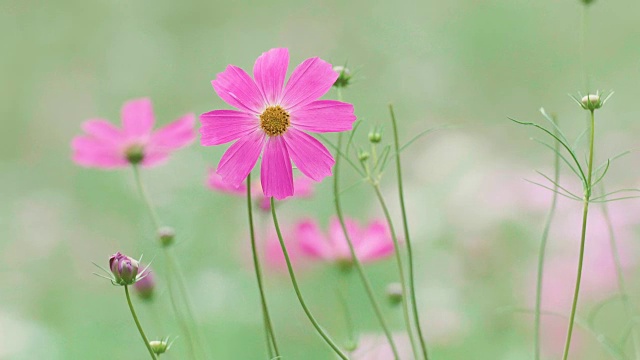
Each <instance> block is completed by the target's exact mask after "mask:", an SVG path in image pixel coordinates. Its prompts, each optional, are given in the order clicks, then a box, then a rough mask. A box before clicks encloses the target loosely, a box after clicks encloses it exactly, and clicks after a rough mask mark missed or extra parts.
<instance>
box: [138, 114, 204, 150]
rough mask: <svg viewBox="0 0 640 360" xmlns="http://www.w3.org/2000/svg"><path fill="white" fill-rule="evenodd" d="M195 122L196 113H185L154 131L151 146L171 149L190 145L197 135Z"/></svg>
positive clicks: (159, 148)
mask: <svg viewBox="0 0 640 360" xmlns="http://www.w3.org/2000/svg"><path fill="white" fill-rule="evenodd" d="M194 123H195V115H194V114H187V115H184V116H183V117H181V118H180V119H178V120H176V121H174V122H172V123H170V124H168V125H165V126H164V127H162V128H160V129H158V130H157V131H156V132H154V133H153V134H152V135H151V141H150V143H149V146H150V147H151V148H153V149H158V150H163V151H170V150H176V149H179V148H181V147H184V146H186V145H189V144H190V143H191V142H193V140H194V139H195V136H196V135H195V131H194V129H193V125H194Z"/></svg>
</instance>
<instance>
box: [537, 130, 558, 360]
mask: <svg viewBox="0 0 640 360" xmlns="http://www.w3.org/2000/svg"><path fill="white" fill-rule="evenodd" d="M554 120H555V119H554ZM556 124H557V122H556ZM556 132H557V131H556ZM555 150H556V151H555V157H554V165H553V169H554V170H553V171H554V173H553V181H554V184H558V183H559V181H560V156H559V155H558V154H559V153H560V143H559V142H556V143H555ZM553 190H554V191H553V197H552V198H551V208H550V209H549V213H548V214H547V219H546V220H545V224H544V230H543V231H542V239H541V240H540V250H539V251H538V275H537V281H536V305H535V316H534V333H533V346H534V354H535V359H536V360H540V318H541V308H542V282H543V277H544V260H545V253H546V249H547V240H548V239H549V231H550V229H551V222H552V221H553V217H554V215H555V212H556V205H557V203H558V194H557V190H558V186H557V185H554V187H553Z"/></svg>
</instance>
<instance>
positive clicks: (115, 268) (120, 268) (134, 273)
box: [109, 252, 139, 285]
mask: <svg viewBox="0 0 640 360" xmlns="http://www.w3.org/2000/svg"><path fill="white" fill-rule="evenodd" d="M138 267H139V264H138V261H137V260H134V259H132V258H130V257H128V256H126V255H123V254H121V253H119V252H117V253H115V254H113V255H111V257H110V258H109V269H111V273H112V274H113V282H114V283H116V284H118V285H132V284H134V283H135V282H136V280H137V278H138Z"/></svg>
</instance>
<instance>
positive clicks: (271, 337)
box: [247, 174, 280, 358]
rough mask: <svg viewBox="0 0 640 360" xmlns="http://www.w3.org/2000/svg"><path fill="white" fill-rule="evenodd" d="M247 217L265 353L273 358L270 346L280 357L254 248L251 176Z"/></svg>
mask: <svg viewBox="0 0 640 360" xmlns="http://www.w3.org/2000/svg"><path fill="white" fill-rule="evenodd" d="M247 215H248V218H249V234H250V236H251V252H252V254H253V267H254V270H255V273H256V280H257V281H258V290H259V291H260V304H261V306H262V317H263V320H264V327H265V330H266V336H267V351H268V352H269V358H272V357H273V354H272V353H271V345H269V343H270V342H271V344H272V345H273V349H274V351H275V355H276V356H280V352H279V351H278V345H277V343H276V337H275V332H274V331H273V325H272V324H271V317H270V316H269V308H268V307H267V297H266V296H265V293H264V285H263V283H262V270H261V267H260V259H259V258H258V249H257V246H256V235H255V230H254V227H253V202H252V201H251V174H249V175H247Z"/></svg>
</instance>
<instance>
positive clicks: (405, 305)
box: [372, 182, 426, 359]
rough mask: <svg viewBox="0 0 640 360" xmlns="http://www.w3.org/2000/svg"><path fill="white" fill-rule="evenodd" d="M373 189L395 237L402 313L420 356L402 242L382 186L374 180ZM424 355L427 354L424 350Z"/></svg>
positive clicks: (413, 346)
mask: <svg viewBox="0 0 640 360" xmlns="http://www.w3.org/2000/svg"><path fill="white" fill-rule="evenodd" d="M372 185H373V189H374V190H375V192H376V196H377V197H378V201H379V202H380V207H382V211H383V212H384V217H385V218H386V219H387V224H388V225H389V231H390V232H391V238H392V239H393V247H394V248H395V251H394V253H395V257H396V264H397V265H398V274H399V276H400V286H401V288H402V314H403V316H404V322H405V324H406V326H407V334H408V335H409V339H410V340H411V347H412V348H413V354H414V356H416V357H418V346H417V345H416V343H415V339H414V335H413V329H412V328H411V319H410V317H409V299H408V296H407V280H406V277H405V275H404V264H403V263H402V253H401V249H400V242H399V241H398V236H396V231H395V229H394V227H393V221H392V220H391V214H389V209H388V208H387V204H386V202H385V201H384V197H383V196H382V192H381V191H380V186H379V185H378V183H377V182H372ZM423 356H425V359H426V354H425V353H424V352H423Z"/></svg>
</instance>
